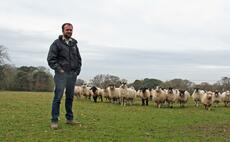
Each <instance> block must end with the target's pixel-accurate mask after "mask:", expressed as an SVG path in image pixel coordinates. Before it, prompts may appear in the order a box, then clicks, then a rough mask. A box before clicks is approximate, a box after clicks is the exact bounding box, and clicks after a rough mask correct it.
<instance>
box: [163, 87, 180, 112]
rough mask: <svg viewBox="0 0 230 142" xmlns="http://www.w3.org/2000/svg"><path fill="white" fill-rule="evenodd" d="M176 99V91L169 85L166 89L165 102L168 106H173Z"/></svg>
mask: <svg viewBox="0 0 230 142" xmlns="http://www.w3.org/2000/svg"><path fill="white" fill-rule="evenodd" d="M176 99H177V95H176V91H175V90H174V89H173V88H171V87H169V89H168V90H166V100H165V101H166V103H168V107H170V108H173V103H175V102H176Z"/></svg>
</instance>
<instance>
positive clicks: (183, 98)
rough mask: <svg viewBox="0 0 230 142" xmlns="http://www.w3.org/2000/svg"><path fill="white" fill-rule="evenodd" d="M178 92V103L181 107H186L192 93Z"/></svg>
mask: <svg viewBox="0 0 230 142" xmlns="http://www.w3.org/2000/svg"><path fill="white" fill-rule="evenodd" d="M176 92H177V102H178V103H179V104H180V107H184V106H185V104H186V103H187V102H188V98H189V96H190V93H189V92H188V91H185V90H179V91H178V90H176Z"/></svg>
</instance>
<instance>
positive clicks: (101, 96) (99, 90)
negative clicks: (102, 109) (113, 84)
mask: <svg viewBox="0 0 230 142" xmlns="http://www.w3.org/2000/svg"><path fill="white" fill-rule="evenodd" d="M103 96H104V89H101V88H98V97H99V98H100V99H101V102H103Z"/></svg>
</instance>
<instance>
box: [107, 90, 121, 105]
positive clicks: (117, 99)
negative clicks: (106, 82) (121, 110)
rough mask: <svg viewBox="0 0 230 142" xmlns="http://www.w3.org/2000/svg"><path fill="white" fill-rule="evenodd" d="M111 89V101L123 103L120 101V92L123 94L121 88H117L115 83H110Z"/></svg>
mask: <svg viewBox="0 0 230 142" xmlns="http://www.w3.org/2000/svg"><path fill="white" fill-rule="evenodd" d="M109 90H110V96H109V97H110V99H111V102H112V103H116V102H118V103H119V104H120V103H121V101H120V96H121V95H120V94H121V91H120V88H116V87H115V85H110V86H109Z"/></svg>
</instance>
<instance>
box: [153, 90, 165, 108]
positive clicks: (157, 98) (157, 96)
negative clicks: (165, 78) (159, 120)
mask: <svg viewBox="0 0 230 142" xmlns="http://www.w3.org/2000/svg"><path fill="white" fill-rule="evenodd" d="M151 92H152V93H151V94H152V96H153V98H152V100H153V101H154V102H155V103H156V105H157V107H158V108H160V107H161V104H163V103H164V102H165V101H166V93H165V91H164V90H162V89H161V88H159V87H157V88H156V90H152V91H151Z"/></svg>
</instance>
